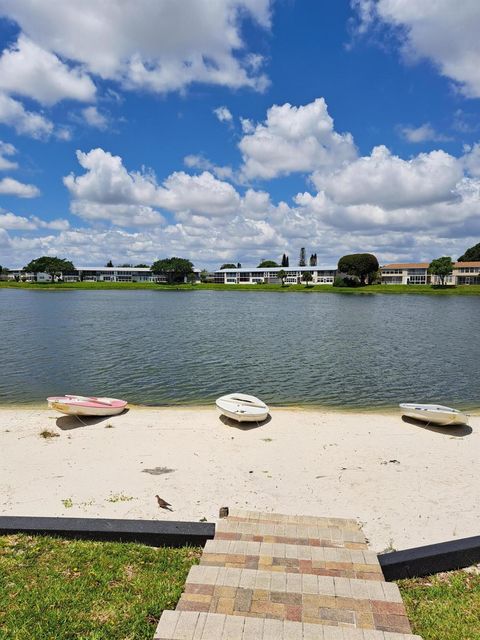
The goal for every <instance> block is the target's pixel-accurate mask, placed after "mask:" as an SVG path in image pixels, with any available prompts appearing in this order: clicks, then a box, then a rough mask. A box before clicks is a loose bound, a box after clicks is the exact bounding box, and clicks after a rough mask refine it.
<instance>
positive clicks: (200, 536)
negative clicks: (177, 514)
mask: <svg viewBox="0 0 480 640" xmlns="http://www.w3.org/2000/svg"><path fill="white" fill-rule="evenodd" d="M12 533H27V534H28V533H30V534H35V535H38V534H40V535H51V536H61V537H63V538H76V539H80V540H109V541H119V542H139V543H142V544H147V545H150V546H153V547H162V546H169V547H181V546H185V545H191V546H204V545H205V543H206V541H207V540H210V539H212V538H213V536H214V535H215V525H214V524H213V523H210V522H172V521H170V520H168V521H167V520H120V519H118V520H117V519H110V518H108V519H107V518H43V517H35V516H0V534H2V535H5V534H12Z"/></svg>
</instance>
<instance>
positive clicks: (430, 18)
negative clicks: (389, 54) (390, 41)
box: [351, 0, 480, 98]
mask: <svg viewBox="0 0 480 640" xmlns="http://www.w3.org/2000/svg"><path fill="white" fill-rule="evenodd" d="M351 4H352V6H353V7H354V8H355V9H356V10H357V11H358V15H359V17H360V25H359V27H358V28H359V31H360V32H361V33H365V32H367V31H368V30H369V29H370V28H371V27H372V25H374V24H378V23H379V24H383V25H387V26H389V27H393V28H394V29H395V31H396V35H397V37H398V38H399V39H400V43H401V47H402V52H403V54H404V55H405V56H406V57H407V58H408V59H409V60H415V59H421V58H426V59H428V60H430V61H431V62H433V64H434V65H435V66H436V67H437V68H438V70H439V72H440V73H441V74H442V75H444V76H446V77H448V78H450V79H452V80H453V81H454V82H455V83H457V84H458V86H459V87H460V88H461V90H462V91H463V93H464V94H465V95H466V96H468V97H471V98H478V97H480V38H479V36H478V34H479V32H480V5H479V3H478V0H462V2H452V0H435V1H432V0H352V2H351Z"/></svg>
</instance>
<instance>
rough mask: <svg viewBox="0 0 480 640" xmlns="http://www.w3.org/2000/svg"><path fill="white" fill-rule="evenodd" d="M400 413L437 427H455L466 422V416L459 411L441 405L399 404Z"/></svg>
mask: <svg viewBox="0 0 480 640" xmlns="http://www.w3.org/2000/svg"><path fill="white" fill-rule="evenodd" d="M400 409H401V410H402V414H403V415H404V416H405V417H407V418H413V419H414V420H420V421H421V422H425V423H428V424H435V425H438V426H439V427H457V426H460V425H465V424H468V417H467V416H466V415H465V414H464V413H462V412H461V411H457V410H456V409H451V408H450V407H443V406H441V405H415V404H401V405H400Z"/></svg>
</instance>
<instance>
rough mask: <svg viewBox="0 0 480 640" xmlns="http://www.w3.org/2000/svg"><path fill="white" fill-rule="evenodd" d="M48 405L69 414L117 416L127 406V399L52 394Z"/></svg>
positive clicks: (48, 399)
mask: <svg viewBox="0 0 480 640" xmlns="http://www.w3.org/2000/svg"><path fill="white" fill-rule="evenodd" d="M47 402H48V406H49V407H50V408H51V409H56V410H57V411H60V413H66V414H67V416H116V415H118V414H119V413H122V411H123V410H124V409H125V407H126V406H127V402H126V400H117V399H116V398H92V397H87V396H73V395H68V394H67V395H65V396H51V397H50V398H47Z"/></svg>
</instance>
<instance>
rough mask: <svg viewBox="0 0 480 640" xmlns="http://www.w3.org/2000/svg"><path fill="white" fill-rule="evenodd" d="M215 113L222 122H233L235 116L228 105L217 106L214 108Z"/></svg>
mask: <svg viewBox="0 0 480 640" xmlns="http://www.w3.org/2000/svg"><path fill="white" fill-rule="evenodd" d="M213 113H214V114H215V115H216V116H217V118H218V120H220V122H232V120H233V116H232V114H231V112H230V109H228V107H217V108H216V109H214V110H213Z"/></svg>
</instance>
